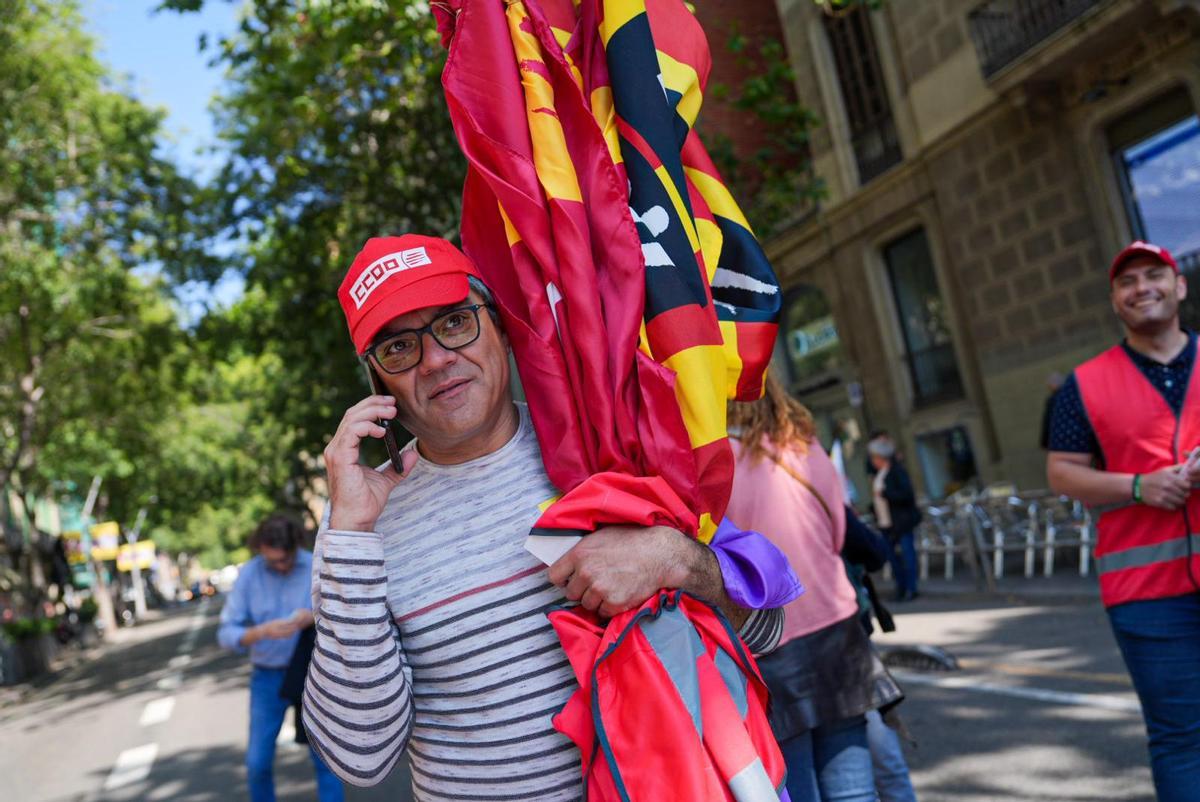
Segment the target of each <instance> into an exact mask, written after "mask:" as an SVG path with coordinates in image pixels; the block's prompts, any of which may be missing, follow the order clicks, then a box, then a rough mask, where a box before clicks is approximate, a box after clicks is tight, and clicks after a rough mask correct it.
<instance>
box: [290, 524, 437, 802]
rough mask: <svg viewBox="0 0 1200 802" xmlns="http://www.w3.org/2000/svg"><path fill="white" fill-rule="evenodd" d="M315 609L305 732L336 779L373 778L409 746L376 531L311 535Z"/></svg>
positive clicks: (408, 707)
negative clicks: (314, 540) (314, 642)
mask: <svg viewBox="0 0 1200 802" xmlns="http://www.w3.org/2000/svg"><path fill="white" fill-rule="evenodd" d="M313 617H314V618H315V619H316V628H317V633H316V645H315V647H314V648H313V656H312V663H311V665H310V666H309V670H308V681H307V682H306V684H305V689H304V723H305V726H306V728H307V730H308V736H309V740H310V741H311V742H312V744H313V746H314V747H315V748H316V749H317V751H318V752H319V753H320V755H321V757H322V758H324V760H325V763H326V765H328V766H329V768H330V769H332V770H333V772H334V773H335V774H336V775H337V776H338V777H340V778H341V779H342V780H344V781H345V782H348V783H350V784H351V785H358V786H368V785H376V784H377V783H379V782H380V781H382V780H383V778H384V777H386V776H387V775H388V772H390V771H391V770H392V767H393V766H395V765H396V761H397V760H399V759H400V755H401V753H403V752H404V750H405V748H406V747H407V745H408V738H409V735H410V734H411V732H412V721H413V700H412V686H411V683H410V679H409V676H408V673H407V672H406V670H405V668H404V662H403V659H402V655H401V648H402V647H401V644H400V639H399V633H398V630H397V629H396V625H395V622H394V621H393V619H392V614H391V612H390V611H389V609H388V604H387V574H386V572H385V570H384V560H383V539H382V537H381V536H380V535H379V534H378V533H375V532H346V531H340V530H327V529H322V531H321V532H320V533H319V534H318V535H317V544H316V547H315V548H314V550H313Z"/></svg>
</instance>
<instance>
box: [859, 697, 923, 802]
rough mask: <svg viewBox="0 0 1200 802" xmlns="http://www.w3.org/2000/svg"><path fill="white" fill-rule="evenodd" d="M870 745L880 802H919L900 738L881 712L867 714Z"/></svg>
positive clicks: (869, 711)
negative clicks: (909, 774)
mask: <svg viewBox="0 0 1200 802" xmlns="http://www.w3.org/2000/svg"><path fill="white" fill-rule="evenodd" d="M867 742H868V743H869V744H870V746H871V768H872V769H873V770H874V771H875V790H876V791H878V792H879V802H917V794H916V792H915V791H913V787H912V780H911V779H910V778H909V776H908V761H906V760H905V759H904V750H903V749H901V748H900V736H898V735H896V731H895V730H893V729H892V728H891V727H889V726H888V725H887V724H886V723H885V722H884V720H883V716H881V715H879V711H878V710H868V711H867Z"/></svg>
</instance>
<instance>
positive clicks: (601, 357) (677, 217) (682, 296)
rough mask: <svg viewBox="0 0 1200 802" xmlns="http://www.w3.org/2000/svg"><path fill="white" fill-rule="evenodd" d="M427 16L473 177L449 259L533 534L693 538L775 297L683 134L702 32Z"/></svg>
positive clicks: (552, 3)
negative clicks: (536, 465)
mask: <svg viewBox="0 0 1200 802" xmlns="http://www.w3.org/2000/svg"><path fill="white" fill-rule="evenodd" d="M433 8H434V12H435V14H436V15H437V17H438V22H439V26H440V27H441V30H442V33H443V39H444V41H445V42H447V43H448V45H449V49H450V53H449V56H448V58H447V62H446V67H445V70H444V72H443V79H442V80H443V86H444V88H445V92H446V100H447V104H448V106H449V109H450V115H451V119H452V120H453V122H454V127H455V132H456V134H457V136H458V139H459V142H460V144H461V145H462V149H463V152H464V154H465V155H466V157H467V160H468V176H467V181H466V186H465V188H464V193H463V225H462V240H463V248H464V250H465V251H466V253H467V255H468V256H470V257H471V258H472V259H473V260H474V261H475V263H476V264H477V265H478V266H479V268H480V270H481V271H482V273H483V275H484V276H485V278H486V280H487V281H488V283H489V286H490V287H491V288H492V289H493V291H495V293H496V295H497V300H498V301H499V303H500V305H501V306H502V308H503V312H504V316H505V323H506V327H507V329H508V333H509V336H510V339H511V341H512V343H513V347H514V350H515V351H516V353H517V356H518V359H517V365H518V370H519V372H520V375H521V381H522V385H523V386H524V388H525V392H526V396H527V399H528V401H529V405H530V412H531V414H532V417H533V421H534V425H535V427H536V428H537V431H538V436H539V439H540V440H541V443H542V449H543V453H544V455H545V463H546V469H547V471H548V473H549V475H550V478H551V480H552V481H553V482H554V483H555V484H556V485H557V486H558V487H559V488H560V489H561V490H563V492H564V496H563V498H562V499H561V500H560V501H559V503H557V504H555V505H552V506H551V507H550V508H549V509H547V510H546V511H545V513H544V515H543V517H542V519H541V520H540V521H539V522H538V527H539V528H540V529H549V530H569V529H583V530H585V531H590V529H594V528H596V527H597V526H600V525H603V524H605V523H635V522H636V523H641V522H644V521H649V522H653V523H662V524H668V525H672V526H676V527H678V528H680V529H682V530H684V531H688V532H691V533H694V534H695V535H696V536H697V537H699V538H700V539H701V540H702V541H704V542H707V541H708V540H709V539H711V537H712V534H713V532H715V531H716V527H717V526H718V525H719V523H720V521H721V517H722V515H723V513H724V509H725V506H726V503H727V502H728V497H729V489H730V486H731V480H732V472H733V460H732V454H731V451H730V449H729V444H728V441H727V437H726V430H725V401H726V400H727V399H728V398H731V397H736V398H741V399H744V400H750V399H753V398H757V397H758V396H759V395H760V394H761V391H762V381H763V375H764V371H765V368H766V364H767V362H768V361H769V359H770V356H771V350H772V348H773V345H774V339H775V333H776V329H777V322H776V321H777V318H778V311H779V287H778V283H777V281H776V279H775V277H774V274H773V272H772V271H771V268H770V265H769V264H768V263H767V260H766V258H765V255H764V254H763V251H762V248H761V247H760V246H759V244H758V242H757V240H755V238H754V235H753V233H752V232H751V230H750V226H749V224H748V223H747V222H746V220H745V218H744V217H743V215H742V214H741V212H740V210H739V209H738V207H737V204H736V203H735V202H734V201H733V199H732V197H731V196H730V194H729V192H728V190H727V189H726V188H725V185H724V183H723V182H722V181H721V179H720V176H719V175H718V174H717V171H716V169H715V168H714V167H713V165H712V161H711V160H710V159H709V157H708V155H707V153H706V151H705V150H704V146H703V144H702V143H701V142H700V139H699V137H698V136H697V134H696V132H695V130H694V127H693V126H694V124H695V121H696V115H697V114H698V112H699V108H700V100H701V95H702V92H703V87H704V84H705V82H706V80H707V77H708V71H709V64H710V57H709V52H708V46H707V43H706V41H705V38H704V34H703V31H702V30H701V29H700V26H699V24H698V23H697V22H696V20H695V18H694V17H693V15H692V14H691V13H690V12H689V11H688V10H687V8H686V6H685V5H684V4H683V3H682V2H679V1H678V0H650V2H648V3H647V2H642V0H636V1H635V2H629V1H627V0H620V1H618V0H580V2H579V3H574V2H572V0H525V2H514V1H512V0H451V2H443V3H434V4H433ZM616 477H623V478H622V479H621V480H620V481H617V480H616ZM580 511H591V513H592V514H591V515H590V516H583V519H582V520H581V516H580ZM568 521H569V523H567V522H568Z"/></svg>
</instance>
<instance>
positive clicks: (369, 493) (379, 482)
mask: <svg viewBox="0 0 1200 802" xmlns="http://www.w3.org/2000/svg"><path fill="white" fill-rule="evenodd" d="M395 417H396V399H394V398H392V397H391V396H390V395H371V396H367V397H366V398H364V399H363V400H362V401H359V402H358V403H357V404H355V405H354V406H352V407H350V409H348V410H346V414H345V415H343V416H342V422H341V423H340V424H339V425H338V428H337V431H336V432H335V433H334V435H333V438H332V439H331V440H330V441H329V445H327V446H326V447H325V471H326V474H327V476H328V479H329V501H330V517H329V526H330V528H331V529H349V530H355V531H362V532H370V531H374V529H375V521H376V520H378V518H379V514H380V513H381V512H383V507H384V505H385V504H387V500H388V496H389V495H390V494H391V492H392V490H393V489H394V488H395V487H396V485H398V484H400V482H401V481H403V479H404V477H405V476H406V475H408V471H409V470H411V469H412V466H413V464H415V463H416V461H417V454H416V452H415V451H413V450H409V451H405V452H403V454H399V453H398V454H397V456H396V458H395V460H394V461H393V464H392V465H391V466H389V467H388V468H387V469H386V470H382V471H376V470H374V469H373V468H371V467H369V466H366V465H362V464H360V463H359V453H360V450H361V445H362V441H363V438H365V437H377V438H383V437H385V436H386V434H387V432H388V430H389V428H390V427H389V426H388V423H389V422H390V421H391V420H392V419H393V418H395ZM397 462H398V463H399V468H398V469H397V467H396V463H397Z"/></svg>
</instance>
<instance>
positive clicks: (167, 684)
mask: <svg viewBox="0 0 1200 802" xmlns="http://www.w3.org/2000/svg"><path fill="white" fill-rule="evenodd" d="M182 684H183V675H182V674H180V673H179V672H178V671H177V672H175V673H174V674H168V675H167V676H165V677H163V678H162V679H160V680H159V681H158V689H159V690H161V691H173V690H175V689H176V688H178V687H179V686H180V685H182Z"/></svg>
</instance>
